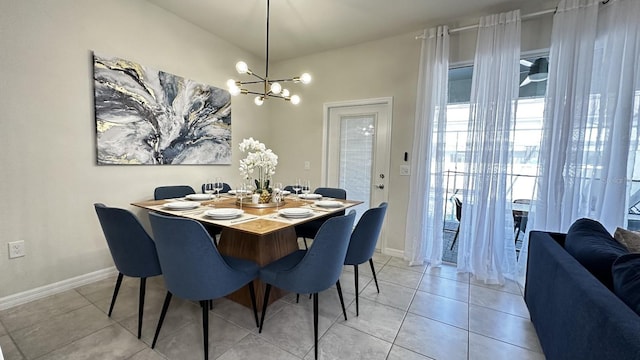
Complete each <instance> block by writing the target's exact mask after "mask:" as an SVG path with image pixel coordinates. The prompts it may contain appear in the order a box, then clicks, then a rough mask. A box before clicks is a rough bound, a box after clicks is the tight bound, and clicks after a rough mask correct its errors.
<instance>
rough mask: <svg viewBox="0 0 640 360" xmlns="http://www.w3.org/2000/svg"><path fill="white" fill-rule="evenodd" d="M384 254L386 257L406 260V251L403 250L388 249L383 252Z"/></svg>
mask: <svg viewBox="0 0 640 360" xmlns="http://www.w3.org/2000/svg"><path fill="white" fill-rule="evenodd" d="M382 253H383V254H385V255H390V256H393V257H399V258H401V259H404V251H402V250H397V249H390V248H386V249H384V250H382Z"/></svg>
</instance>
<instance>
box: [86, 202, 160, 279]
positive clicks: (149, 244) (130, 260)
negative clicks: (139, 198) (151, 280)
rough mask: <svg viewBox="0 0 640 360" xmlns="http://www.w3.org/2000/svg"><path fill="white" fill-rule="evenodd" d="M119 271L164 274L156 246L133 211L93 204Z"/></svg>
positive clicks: (139, 275) (146, 275) (138, 275)
mask: <svg viewBox="0 0 640 360" xmlns="http://www.w3.org/2000/svg"><path fill="white" fill-rule="evenodd" d="M93 206H94V207H95V209H96V214H98V220H100V225H101V226H102V232H103V233H104V237H105V238H106V240H107V245H109V251H110V252H111V257H112V258H113V262H114V263H115V265H116V268H117V269H118V271H119V272H120V273H122V274H124V275H126V276H131V277H150V276H156V275H160V274H162V271H161V270H160V263H159V262H158V255H157V253H156V246H155V244H154V242H153V240H152V239H151V237H150V236H149V234H147V232H146V231H145V230H144V228H143V227H142V224H140V221H138V218H137V217H136V216H135V215H133V213H132V212H130V211H128V210H125V209H119V208H113V207H107V206H106V205H104V204H100V203H96V204H93Z"/></svg>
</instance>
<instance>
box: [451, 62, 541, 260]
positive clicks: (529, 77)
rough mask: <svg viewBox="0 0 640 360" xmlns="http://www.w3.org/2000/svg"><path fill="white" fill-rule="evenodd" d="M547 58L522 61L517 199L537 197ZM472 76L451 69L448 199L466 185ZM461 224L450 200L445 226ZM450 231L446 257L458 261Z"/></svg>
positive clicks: (514, 178)
mask: <svg viewBox="0 0 640 360" xmlns="http://www.w3.org/2000/svg"><path fill="white" fill-rule="evenodd" d="M547 61H548V60H547V58H546V57H534V58H525V59H522V60H521V61H520V83H521V85H520V93H519V99H518V104H517V111H516V121H515V126H514V129H513V133H512V141H513V159H512V162H511V164H512V165H511V168H510V170H509V173H510V174H511V179H510V184H511V191H512V198H513V199H514V200H515V199H531V198H533V192H534V186H535V179H536V175H537V166H538V154H539V149H540V140H541V136H542V117H543V112H544V96H545V92H546V87H547V81H546V76H541V75H540V74H541V73H542V72H545V73H546V69H547V66H548V62H547ZM472 75H473V66H465V67H457V68H452V69H450V70H449V94H448V104H447V125H446V134H445V166H444V171H445V189H446V194H447V198H448V199H452V198H453V197H454V196H456V195H457V194H459V193H460V192H461V190H462V188H463V178H464V173H463V169H464V164H465V149H466V141H467V127H468V122H469V102H470V99H471V81H472ZM457 225H458V224H457V220H456V217H455V205H454V202H453V201H447V209H446V211H445V219H444V228H445V230H452V231H455V229H456V228H457ZM447 232H449V231H446V232H445V239H444V240H445V246H444V249H445V252H444V255H443V260H445V261H449V262H455V261H456V254H455V249H451V250H452V251H448V250H450V246H447V238H448V236H447ZM451 236H453V235H451Z"/></svg>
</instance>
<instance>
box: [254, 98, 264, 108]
mask: <svg viewBox="0 0 640 360" xmlns="http://www.w3.org/2000/svg"><path fill="white" fill-rule="evenodd" d="M253 102H254V103H255V104H256V105H258V106H262V104H263V103H264V99H263V98H262V96H256V97H255V99H253Z"/></svg>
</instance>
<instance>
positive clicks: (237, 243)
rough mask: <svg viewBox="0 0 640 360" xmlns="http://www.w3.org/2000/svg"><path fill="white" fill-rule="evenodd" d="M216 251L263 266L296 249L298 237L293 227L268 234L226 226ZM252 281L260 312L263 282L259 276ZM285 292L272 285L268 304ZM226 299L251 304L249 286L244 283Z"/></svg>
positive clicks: (249, 305)
mask: <svg viewBox="0 0 640 360" xmlns="http://www.w3.org/2000/svg"><path fill="white" fill-rule="evenodd" d="M218 250H219V251H220V253H221V254H223V255H228V256H233V257H237V258H241V259H246V260H251V261H254V262H256V263H257V264H258V265H260V266H261V267H262V266H265V265H267V264H269V263H271V262H273V261H275V260H278V259H280V258H282V257H284V256H286V255H289V254H291V253H292V252H294V251H297V250H298V240H297V238H296V232H295V229H294V228H293V227H292V226H290V227H288V228H285V229H282V230H279V231H276V232H273V233H270V234H267V235H256V234H250V233H246V232H242V231H237V230H233V229H227V228H225V229H223V230H222V233H221V234H220V242H219V243H218ZM253 284H254V286H255V290H256V303H257V306H258V311H260V310H262V302H263V300H264V290H265V284H264V283H263V282H262V281H260V280H259V279H256V280H254V282H253ZM285 294H286V292H285V291H283V290H280V289H278V288H275V287H272V288H271V294H270V296H269V304H271V303H272V302H274V301H275V300H277V299H279V298H281V297H282V296H284V295H285ZM227 298H229V299H231V300H233V301H235V302H237V303H240V304H242V305H244V306H247V307H249V308H250V307H251V298H250V296H249V289H248V288H247V287H246V286H245V287H243V288H241V289H239V290H238V291H236V292H234V293H232V294H230V295H228V296H227Z"/></svg>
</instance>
